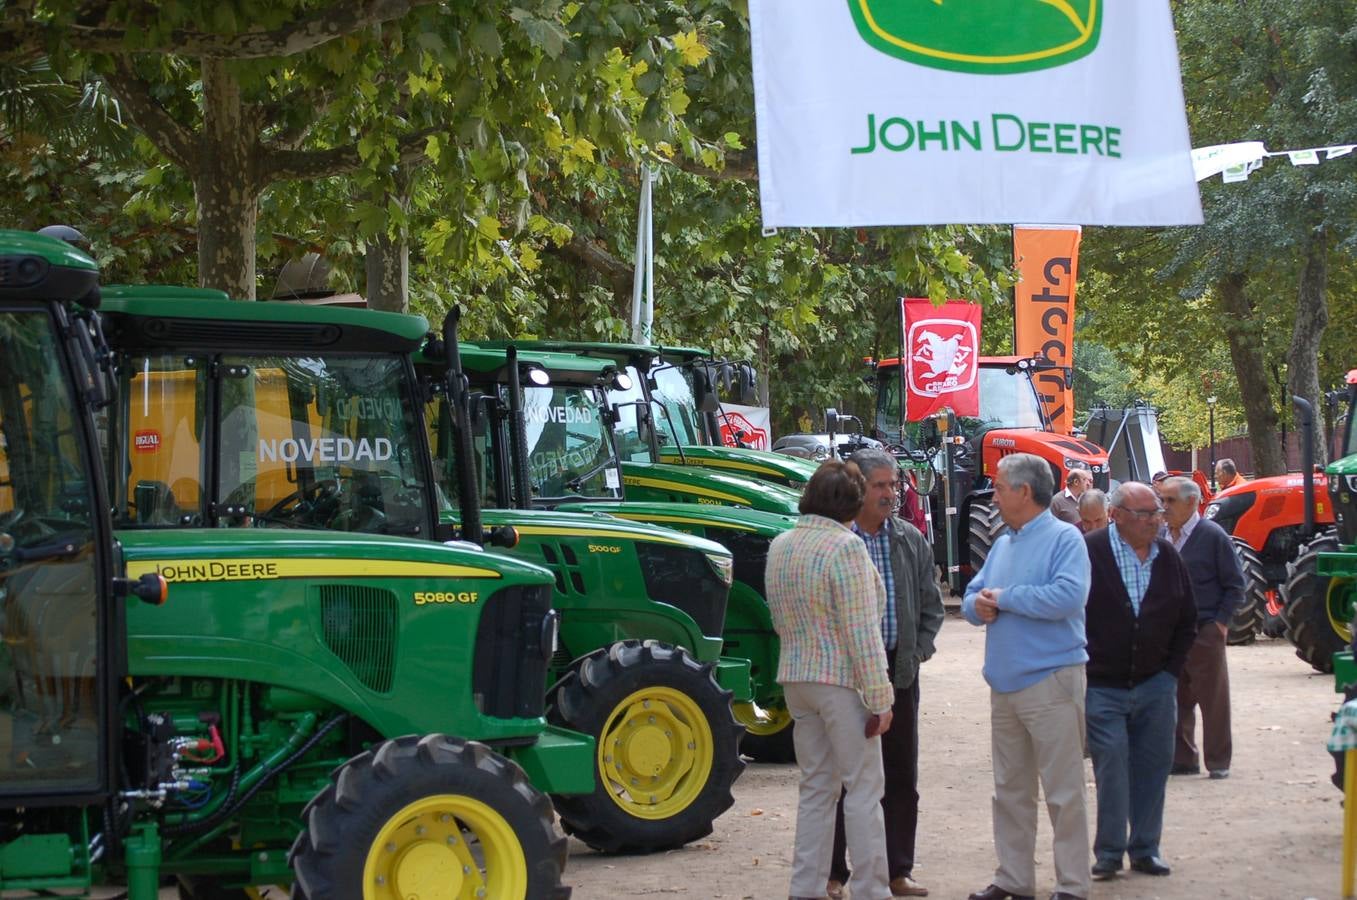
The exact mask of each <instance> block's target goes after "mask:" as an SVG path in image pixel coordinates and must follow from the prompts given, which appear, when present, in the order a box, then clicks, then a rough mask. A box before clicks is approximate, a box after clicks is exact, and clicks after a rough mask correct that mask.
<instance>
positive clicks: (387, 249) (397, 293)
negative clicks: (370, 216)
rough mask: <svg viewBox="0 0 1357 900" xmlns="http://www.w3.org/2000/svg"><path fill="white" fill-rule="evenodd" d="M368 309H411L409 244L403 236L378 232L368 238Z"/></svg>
mask: <svg viewBox="0 0 1357 900" xmlns="http://www.w3.org/2000/svg"><path fill="white" fill-rule="evenodd" d="M365 262H366V264H367V300H368V309H380V310H385V311H386V312H398V313H403V312H407V311H408V310H409V309H410V245H409V243H408V242H407V241H406V240H405V238H404V236H402V237H399V238H391V237H388V236H386V235H385V234H379V235H377V236H376V237H374V238H371V239H369V240H368V243H367V254H366V258H365Z"/></svg>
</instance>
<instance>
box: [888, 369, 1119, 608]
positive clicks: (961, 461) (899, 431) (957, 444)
mask: <svg viewBox="0 0 1357 900" xmlns="http://www.w3.org/2000/svg"><path fill="white" fill-rule="evenodd" d="M869 365H872V367H873V369H874V370H875V376H874V377H875V386H876V424H875V427H874V428H873V429H872V431H873V435H872V436H873V437H875V438H877V439H878V440H881V441H884V442H886V444H887V445H888V446H889V447H890V448H891V449H892V450H893V451H894V452H895V454H896V456H897V457H899V458H900V459H901V462H902V464H903V465H907V466H909V467H910V468H911V470H912V476H913V477H914V478H915V479H916V482H917V486H918V489H919V493H920V494H921V495H922V496H924V497H925V498H926V499H927V500H928V510H927V511H928V514H929V524H930V530H931V531H932V534H931V535H930V537H931V538H932V539H933V546H934V555H935V558H936V559H937V561H938V563H939V565H941V566H942V567H943V571H944V572H945V573H946V575H947V581H948V584H949V585H950V586H951V588H952V590H953V591H954V592H956V593H960V592H961V591H962V590H963V589H964V588H965V585H966V582H968V581H970V579H971V576H972V575H974V574H975V572H976V571H978V570H979V568H980V566H981V565H982V564H983V563H984V561H985V557H987V556H988V555H989V550H990V547H991V546H993V544H994V540H995V538H997V537H998V536H999V534H1001V533H1002V531H1003V529H1004V524H1003V521H1002V520H1001V519H1000V518H999V513H998V510H997V509H996V508H995V507H994V474H995V472H996V471H997V468H996V467H997V466H998V463H999V460H1000V459H1001V458H1003V457H1004V456H1007V455H1008V454H1010V453H1033V454H1035V455H1037V456H1040V457H1041V458H1042V459H1044V460H1046V462H1047V464H1049V465H1050V467H1051V474H1052V475H1053V476H1054V478H1055V483H1056V486H1057V488H1062V487H1063V486H1064V484H1065V476H1066V475H1067V474H1068V473H1069V470H1070V468H1071V467H1072V466H1075V465H1082V466H1085V467H1087V468H1088V469H1089V470H1090V471H1092V473H1093V483H1094V485H1095V486H1097V487H1099V488H1102V489H1103V490H1107V488H1108V468H1107V451H1105V450H1103V449H1102V448H1101V447H1099V446H1098V445H1097V444H1094V443H1092V442H1091V441H1087V440H1083V439H1082V438H1079V437H1076V436H1071V435H1065V434H1059V433H1056V432H1055V431H1053V430H1052V427H1051V420H1050V418H1049V416H1048V415H1047V413H1046V409H1045V407H1044V406H1043V405H1042V403H1041V399H1040V397H1039V395H1038V392H1037V388H1036V385H1035V384H1034V382H1033V376H1034V375H1035V374H1036V373H1037V372H1039V371H1042V370H1043V369H1049V368H1051V367H1052V364H1051V363H1049V362H1048V361H1047V360H1045V359H1044V358H1041V357H1036V358H1031V359H1028V358H1025V357H1018V356H987V357H981V359H980V372H979V381H980V384H979V390H980V414H979V415H978V416H976V417H970V416H962V417H956V416H950V417H948V419H946V420H945V421H941V422H940V421H937V420H929V421H926V422H922V423H920V422H915V423H904V409H903V407H902V405H901V397H900V361H899V360H898V359H884V360H881V361H880V362H878V363H871V362H870V361H869ZM902 423H904V424H903V425H902ZM940 425H941V426H945V429H944V428H942V427H939V426H940Z"/></svg>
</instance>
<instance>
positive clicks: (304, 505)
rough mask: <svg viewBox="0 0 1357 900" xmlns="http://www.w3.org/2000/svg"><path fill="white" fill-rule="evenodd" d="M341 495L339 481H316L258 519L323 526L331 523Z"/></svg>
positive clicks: (276, 504)
mask: <svg viewBox="0 0 1357 900" xmlns="http://www.w3.org/2000/svg"><path fill="white" fill-rule="evenodd" d="M339 494H340V487H339V482H338V480H329V481H316V482H313V483H311V484H310V485H309V486H307V487H305V488H300V487H299V488H297V490H295V491H293V492H292V493H290V494H288V495H287V496H285V497H283V498H282V499H280V500H279V501H278V502H277V503H275V504H273V505H272V506H270V507H269V508H268V511H267V512H265V513H264V514H263V515H262V516H256V518H258V519H263V520H265V521H270V520H271V521H275V522H289V521H297V522H302V523H304V524H310V525H316V524H320V525H323V524H325V523H326V522H327V521H329V519H330V516H331V515H332V514H333V512H334V507H335V506H337V505H338V501H339Z"/></svg>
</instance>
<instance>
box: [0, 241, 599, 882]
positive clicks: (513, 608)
mask: <svg viewBox="0 0 1357 900" xmlns="http://www.w3.org/2000/svg"><path fill="white" fill-rule="evenodd" d="M97 278H98V273H97V269H96V267H95V265H94V263H93V261H92V260H90V259H89V258H88V257H86V256H85V255H83V254H81V253H79V252H77V251H75V250H74V249H73V248H72V247H70V246H69V245H67V244H64V243H62V242H60V241H56V240H53V239H48V238H42V237H39V236H34V235H28V234H23V233H16V232H2V233H0V344H3V347H4V352H3V353H0V636H3V642H2V643H0V891H3V892H4V893H5V895H6V896H10V895H11V894H12V893H13V892H18V891H22V892H28V895H39V896H55V895H60V896H81V897H87V896H90V895H91V892H92V886H93V885H95V884H98V883H108V882H118V883H123V884H125V885H126V886H127V894H126V895H127V896H128V897H130V898H132V900H154V898H156V897H158V895H159V892H160V887H161V879H162V876H173V877H175V878H176V879H177V883H178V888H179V894H180V896H181V897H184V898H209V897H210V898H223V897H232V896H237V897H244V896H247V895H248V891H247V887H248V886H249V885H256V884H270V883H292V884H293V886H294V887H293V893H294V896H300V897H312V898H321V897H325V898H363V900H385V898H397V897H400V898H405V897H410V896H413V895H417V894H418V895H422V896H425V897H430V896H439V897H458V898H462V897H468V898H469V897H474V896H493V897H513V898H540V897H564V896H568V893H569V890H568V889H567V888H563V887H562V886H561V881H560V879H561V873H562V870H563V868H564V865H565V861H566V845H565V839H564V838H563V837H562V836H561V835H560V833H559V832H558V831H557V830H556V828H555V826H554V824H553V822H552V810H551V805H550V802H549V801H548V800H547V797H546V794H545V793H544V792H547V791H550V792H553V793H559V794H570V793H588V792H590V791H592V790H593V787H594V785H593V778H592V769H591V766H590V760H591V758H592V757H593V754H594V746H593V742H592V741H591V740H590V739H588V738H587V737H584V736H581V735H577V734H573V733H571V732H568V731H565V730H563V729H559V728H554V727H551V726H548V725H546V723H545V721H544V717H543V704H542V693H541V683H542V679H543V678H544V677H545V672H546V668H547V665H548V661H549V658H550V656H551V652H552V649H553V647H554V645H555V635H556V630H557V617H556V615H555V613H554V612H553V611H552V610H551V608H550V596H551V589H550V584H551V580H552V578H551V575H550V573H549V572H546V571H545V570H543V569H541V568H540V567H538V566H534V565H531V564H527V563H524V562H522V561H518V560H514V559H510V558H507V557H505V556H502V555H498V554H494V553H487V552H484V551H481V550H480V549H478V548H471V547H466V546H461V547H451V546H441V545H439V544H435V543H431V542H424V541H416V540H412V539H411V538H410V537H401V536H394V535H393V536H382V535H376V534H355V535H344V536H337V535H334V534H327V533H321V532H315V531H306V530H300V529H298V530H289V531H263V530H243V529H242V530H230V529H217V528H207V527H203V526H204V525H206V524H208V523H207V522H206V521H203V520H200V518H201V517H204V516H206V515H207V513H208V509H207V507H206V506H205V505H203V501H202V499H201V498H199V497H195V496H192V495H191V492H190V491H188V489H187V486H186V485H185V486H183V489H184V493H183V496H182V497H178V498H175V504H176V505H175V510H176V511H178V512H176V515H177V516H178V517H179V519H181V520H179V521H176V522H175V527H164V526H163V525H162V524H161V523H162V521H163V519H164V518H166V517H169V516H170V515H171V511H170V507H169V506H168V504H169V503H170V499H169V497H168V496H167V495H166V494H164V493H162V492H160V491H159V490H158V489H152V488H153V487H154V486H142V488H143V489H142V490H140V491H137V492H135V494H134V498H135V504H136V505H134V503H133V502H132V500H133V498H132V497H129V496H128V495H127V492H125V491H122V490H121V489H120V490H118V491H115V492H112V494H111V495H110V492H109V491H108V490H107V489H106V487H105V480H104V479H103V477H101V468H102V463H101V457H102V452H101V447H100V442H101V440H102V441H104V442H109V441H112V440H114V439H115V437H114V434H113V432H112V431H111V430H110V429H111V428H112V427H113V426H115V425H116V422H114V421H110V420H111V419H112V418H113V416H115V415H116V414H117V413H116V408H114V409H112V410H110V409H109V407H108V404H109V401H110V399H111V397H112V396H113V393H112V392H113V388H114V385H113V383H112V379H111V378H110V377H109V370H108V368H107V363H108V362H109V360H110V356H109V353H108V350H107V347H106V346H105V345H104V342H103V337H102V329H101V324H100V322H101V320H100V318H99V315H98V313H96V312H95V311H94V308H95V307H96V306H97V305H98V302H99V292H98V285H97ZM207 389H208V390H215V389H216V388H207ZM120 400H121V402H122V403H123V404H127V403H128V402H131V401H130V398H128V397H127V396H126V395H125V394H124V395H122V396H121V397H120ZM135 402H137V403H141V404H146V405H149V404H150V403H151V397H150V395H149V394H147V393H143V394H142V395H141V396H139V397H137V398H136V399H135ZM95 415H97V416H98V422H97V424H96V421H95V418H94V417H95ZM177 425H178V426H182V428H183V429H185V430H184V431H183V432H169V431H166V432H154V433H153V432H152V431H151V430H149V429H147V430H145V431H144V432H143V433H142V434H141V435H140V437H139V438H138V439H137V441H136V443H135V444H134V446H137V447H140V448H141V449H140V450H139V451H137V452H140V453H143V454H145V455H146V456H148V457H155V456H157V455H160V456H161V457H162V458H163V457H168V456H178V454H179V453H180V452H181V451H180V449H179V447H178V443H177V442H178V440H179V439H181V438H183V439H185V440H186V441H187V442H188V443H189V444H193V443H194V437H195V434H196V435H197V436H198V437H201V435H202V434H203V433H204V432H209V431H210V430H211V429H212V428H214V427H216V426H214V425H213V423H212V422H211V421H210V420H208V419H205V418H204V419H196V420H195V419H194V418H193V417H189V418H187V419H183V420H180V421H179V422H178V423H177ZM195 429H196V431H195ZM190 452H191V448H190ZM203 462H204V469H203V470H200V472H199V473H198V474H197V476H196V477H198V478H199V479H202V478H204V477H206V476H205V474H204V473H210V472H211V471H212V468H211V467H210V466H207V460H203ZM204 496H206V497H209V498H210V497H212V494H211V493H210V492H208V493H205V494H204ZM111 508H112V509H115V510H116V512H115V516H116V517H117V519H116V521H114V520H112V519H111V518H110V515H109V512H108V511H109V510H110V509H111ZM138 519H141V520H144V521H138ZM182 519H187V521H182ZM212 524H219V523H216V522H214V523H212ZM133 525H136V526H137V527H131V526H133ZM130 597H138V598H140V599H141V600H144V601H147V602H145V603H140V602H130V601H129V600H128V599H127V598H130ZM167 597H168V601H167Z"/></svg>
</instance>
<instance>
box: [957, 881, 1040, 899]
mask: <svg viewBox="0 0 1357 900" xmlns="http://www.w3.org/2000/svg"><path fill="white" fill-rule="evenodd" d="M966 900H1036V898H1034V897H1033V896H1032V895H1031V894H1015V893H1013V892H1012V891H1006V890H1004V889H1003V888H1001V887H999V885H997V884H991V885H990V886H989V887H987V888H985V889H984V890H983V891H976V892H975V893H974V894H971V895H970V896H969V897H967V898H966Z"/></svg>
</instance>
